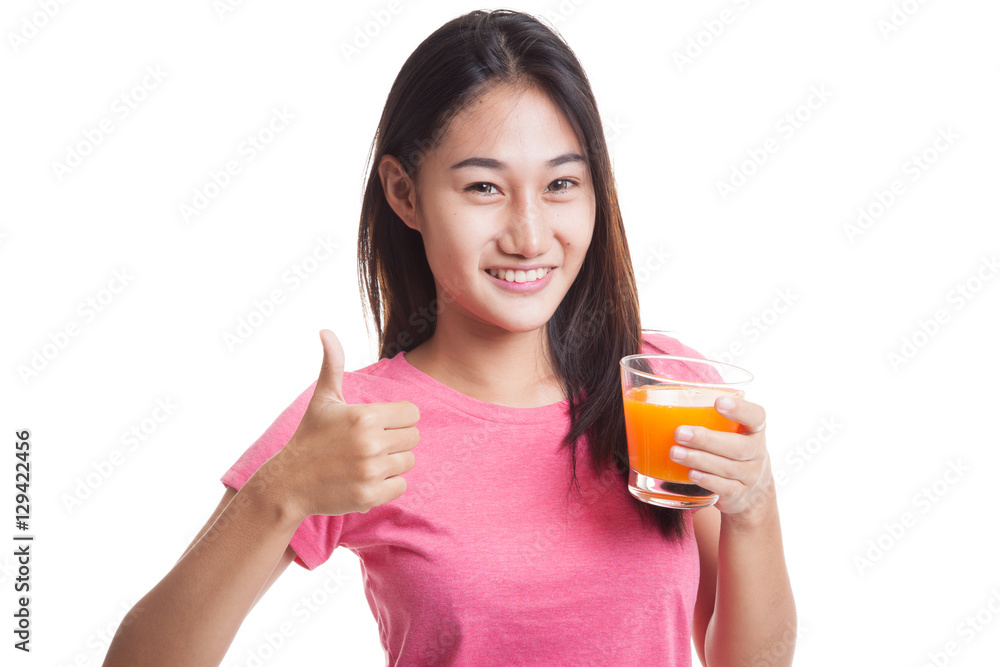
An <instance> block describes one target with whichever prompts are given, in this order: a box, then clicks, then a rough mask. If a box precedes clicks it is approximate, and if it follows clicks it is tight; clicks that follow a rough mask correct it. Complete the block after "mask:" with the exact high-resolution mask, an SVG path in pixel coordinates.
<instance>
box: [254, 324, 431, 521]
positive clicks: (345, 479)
mask: <svg viewBox="0 0 1000 667" xmlns="http://www.w3.org/2000/svg"><path fill="white" fill-rule="evenodd" d="M320 340H321V341H322V343H323V366H322V367H321V368H320V373H319V379H318V380H317V381H316V388H315V390H314V392H313V395H312V398H311V399H310V401H309V405H308V407H306V411H305V414H304V415H303V417H302V421H301V422H300V423H299V427H298V429H296V431H295V433H294V435H292V438H291V439H290V440H289V441H288V443H287V444H286V445H285V446H284V447H283V448H282V449H280V450H278V452H277V453H275V454H274V456H272V457H271V458H270V459H268V460H267V461H266V462H265V463H264V464H263V465H262V466H261V470H260V472H262V473H263V476H264V478H265V479H267V480H268V485H269V486H271V488H272V490H276V491H278V492H279V493H281V494H282V497H283V498H284V499H285V500H286V501H287V504H288V506H289V508H290V509H291V511H292V512H294V515H295V516H300V517H301V518H302V519H305V518H306V517H307V516H310V515H313V514H325V515H330V516H336V515H339V514H347V513H348V512H367V511H368V510H370V509H371V508H373V507H377V506H378V505H381V504H383V503H387V502H389V501H390V500H394V499H396V498H398V497H399V496H401V495H403V492H404V491H406V480H405V479H404V478H403V477H401V476H400V475H401V474H402V473H405V472H407V471H409V470H410V469H411V468H413V464H414V457H413V452H412V451H411V450H412V449H413V448H414V447H415V446H416V444H417V442H419V440H420V433H419V432H418V431H417V427H416V423H417V421H419V419H420V410H419V409H418V408H417V406H416V405H414V404H413V403H411V402H410V401H396V402H394V403H362V404H357V405H349V404H348V403H347V402H346V401H345V400H344V391H343V383H344V350H343V348H342V347H341V345H340V341H339V340H337V336H336V335H334V333H333V332H332V331H330V330H329V329H323V330H322V331H320ZM265 468H266V472H265Z"/></svg>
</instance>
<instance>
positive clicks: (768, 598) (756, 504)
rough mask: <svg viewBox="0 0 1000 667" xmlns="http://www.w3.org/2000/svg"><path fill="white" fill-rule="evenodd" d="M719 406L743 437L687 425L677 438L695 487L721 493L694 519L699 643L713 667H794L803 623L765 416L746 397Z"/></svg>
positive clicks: (675, 452) (677, 456)
mask: <svg viewBox="0 0 1000 667" xmlns="http://www.w3.org/2000/svg"><path fill="white" fill-rule="evenodd" d="M715 407H716V410H718V411H719V413H720V414H722V415H723V416H724V417H727V418H729V419H731V420H733V421H735V422H737V423H739V424H740V425H741V429H740V432H739V433H725V432H720V431H713V430H710V429H707V428H704V427H699V426H680V427H678V428H677V430H676V431H675V432H674V438H675V439H676V440H677V442H681V443H684V444H683V445H676V446H674V447H672V448H671V452H670V455H671V458H673V459H674V460H675V461H678V462H682V463H683V464H684V465H686V466H689V467H690V468H691V472H690V473H689V476H690V478H691V481H693V482H695V483H696V484H699V485H701V486H702V487H704V488H706V489H709V490H711V491H714V492H715V493H718V494H719V499H718V501H717V502H716V504H715V506H714V507H708V508H705V509H702V510H699V511H697V512H695V515H694V524H695V534H696V537H697V540H698V553H699V559H700V564H701V579H700V581H699V586H698V597H697V600H696V602H695V610H694V622H693V624H692V630H691V632H692V638H693V639H694V642H695V647H696V649H697V650H698V656H699V657H700V658H701V661H702V664H704V665H705V667H745V666H746V665H753V666H754V667H757V666H758V665H762V666H763V665H766V666H767V667H788V666H789V665H791V664H792V655H793V654H794V650H795V638H796V635H797V620H796V613H795V600H794V599H793V597H792V586H791V582H790V581H789V577H788V569H787V567H786V566H785V554H784V547H783V545H782V540H781V523H780V521H779V519H778V502H777V495H776V492H775V484H774V478H773V476H772V474H771V460H770V457H769V456H768V453H767V446H766V443H765V438H764V428H765V422H766V417H765V414H764V409H763V408H762V407H761V406H759V405H757V404H755V403H751V402H749V401H746V400H744V399H742V398H736V399H732V398H719V399H717V400H716V404H715Z"/></svg>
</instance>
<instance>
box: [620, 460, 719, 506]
mask: <svg viewBox="0 0 1000 667" xmlns="http://www.w3.org/2000/svg"><path fill="white" fill-rule="evenodd" d="M628 492H629V493H631V494H632V495H633V496H635V497H636V498H638V499H639V500H641V501H642V502H644V503H649V504H650V505H659V506H660V507H673V508H681V509H685V508H692V507H708V506H709V505H714V504H715V501H717V500H718V499H719V494H717V493H712V492H711V491H709V490H708V489H703V488H701V487H700V486H698V485H697V484H682V483H680V482H668V481H666V480H662V479H656V478H655V477H647V476H646V475H643V474H641V473H638V472H636V471H635V470H633V469H630V470H629V473H628Z"/></svg>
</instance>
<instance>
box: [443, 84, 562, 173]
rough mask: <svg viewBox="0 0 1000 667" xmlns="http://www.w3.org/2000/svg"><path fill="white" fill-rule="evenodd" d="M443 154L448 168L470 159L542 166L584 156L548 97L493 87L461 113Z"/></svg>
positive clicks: (449, 128)
mask: <svg viewBox="0 0 1000 667" xmlns="http://www.w3.org/2000/svg"><path fill="white" fill-rule="evenodd" d="M438 148H439V150H437V151H435V152H436V153H437V154H438V155H437V157H438V158H439V160H440V161H442V162H446V163H447V164H452V163H454V162H456V161H458V160H461V159H463V158H465V157H468V156H470V155H489V156H490V157H496V158H498V159H501V160H503V159H504V158H505V157H506V158H508V159H510V160H518V159H521V160H530V161H533V162H535V161H537V162H542V161H546V160H548V159H550V158H551V157H553V156H554V155H558V154H562V153H564V152H567V151H575V152H581V150H580V142H579V140H578V139H577V136H576V133H575V132H574V131H573V127H572V125H570V123H569V121H568V120H567V119H566V117H565V116H564V115H563V114H562V112H561V111H560V110H559V108H558V107H556V106H555V105H554V104H553V103H552V101H551V100H550V99H549V97H548V95H546V94H545V92H544V91H542V90H540V89H538V88H536V87H534V86H530V87H521V88H514V87H512V86H509V85H499V86H494V87H491V88H490V89H488V90H487V91H486V92H484V93H483V94H482V95H480V96H478V97H477V98H476V99H474V100H473V101H472V102H471V103H470V104H469V105H467V106H466V107H465V108H464V109H462V110H461V111H459V112H458V113H457V114H456V115H455V116H454V117H453V118H452V119H451V121H450V122H449V124H448V126H447V129H446V131H445V133H444V136H443V138H442V141H441V143H440V145H439V146H438Z"/></svg>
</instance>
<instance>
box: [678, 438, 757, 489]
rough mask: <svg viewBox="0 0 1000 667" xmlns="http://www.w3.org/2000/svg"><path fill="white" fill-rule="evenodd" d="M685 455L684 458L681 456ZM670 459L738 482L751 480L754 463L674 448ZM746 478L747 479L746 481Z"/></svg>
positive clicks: (688, 449) (685, 448) (695, 450)
mask: <svg viewBox="0 0 1000 667" xmlns="http://www.w3.org/2000/svg"><path fill="white" fill-rule="evenodd" d="M681 454H683V456H679V455H681ZM670 458H671V459H672V460H674V461H677V463H681V464H683V465H686V466H687V467H689V468H691V469H692V470H698V471H701V472H703V473H707V474H711V475H715V476H717V477H724V478H726V479H731V480H735V481H738V482H742V481H747V480H749V478H750V476H751V474H752V469H753V468H754V464H753V463H748V462H746V461H736V460H733V459H730V458H726V457H725V456H719V455H718V454H710V453H709V452H703V451H700V450H697V449H690V448H687V447H679V446H676V445H675V446H674V447H671V448H670ZM744 478H746V479H744Z"/></svg>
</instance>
